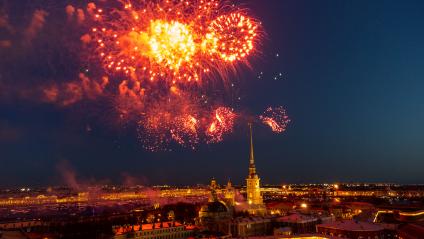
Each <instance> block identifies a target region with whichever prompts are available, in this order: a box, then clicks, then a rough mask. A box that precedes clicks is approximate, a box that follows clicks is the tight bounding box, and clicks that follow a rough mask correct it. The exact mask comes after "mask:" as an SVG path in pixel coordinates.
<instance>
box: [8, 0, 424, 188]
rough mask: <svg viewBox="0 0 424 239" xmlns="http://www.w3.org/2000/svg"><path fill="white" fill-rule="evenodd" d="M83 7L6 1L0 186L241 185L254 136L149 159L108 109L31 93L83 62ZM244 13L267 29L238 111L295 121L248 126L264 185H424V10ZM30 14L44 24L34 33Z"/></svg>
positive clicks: (349, 5)
mask: <svg viewBox="0 0 424 239" xmlns="http://www.w3.org/2000/svg"><path fill="white" fill-rule="evenodd" d="M79 2H80V1H73V2H72V1H63V0H60V1H48V0H47V1H41V0H35V1H34V0H19V1H16V0H3V1H0V187H9V186H21V185H34V186H42V185H59V184H63V183H66V182H65V181H66V180H64V178H66V175H68V176H69V175H70V174H71V175H72V173H73V174H75V175H76V177H77V180H78V181H79V182H84V183H88V182H89V183H140V184H149V185H152V184H171V185H181V184H185V185H186V184H189V185H194V184H197V183H202V184H206V183H208V181H209V180H210V178H211V177H215V178H217V180H218V182H219V183H225V182H226V181H227V180H228V179H229V178H230V179H231V180H232V181H233V182H234V183H236V184H241V183H243V184H244V178H245V177H246V175H247V172H248V131H247V127H241V126H240V127H237V128H236V130H235V132H234V133H233V134H232V135H230V136H229V137H227V138H226V139H225V140H224V142H221V143H218V144H209V145H199V146H198V147H197V149H196V150H191V149H184V148H179V147H175V148H173V150H172V152H159V153H152V152H147V151H146V150H144V149H143V148H142V147H141V145H140V142H139V140H138V139H137V133H136V132H135V129H134V128H132V127H121V126H119V125H116V124H114V123H113V122H110V121H109V120H108V117H109V115H110V114H109V111H110V110H109V109H108V108H107V107H105V106H104V105H103V104H101V103H85V102H81V103H79V104H77V105H74V106H72V107H60V106H57V105H53V104H48V103H45V102H43V101H42V100H39V99H38V98H37V94H36V93H33V91H35V90H36V89H37V88H38V87H40V86H42V85H45V84H47V83H52V82H62V81H66V80H69V79H71V78H75V77H77V75H78V71H79V70H82V69H84V67H85V66H84V65H79V61H76V60H73V59H74V58H75V56H76V55H78V52H74V51H73V50H72V49H75V48H74V45H78V44H80V42H79V40H78V34H79V33H78V30H75V28H76V27H75V26H68V25H67V24H68V23H67V19H66V14H65V6H66V5H67V4H74V5H75V6H78V4H80V3H79ZM244 6H246V7H248V8H249V9H250V10H251V13H252V14H253V15H254V16H255V17H256V18H257V19H260V20H261V22H262V26H263V27H264V30H265V32H266V34H265V36H264V39H263V40H262V41H261V42H262V46H260V47H259V50H260V53H259V54H257V55H255V56H252V57H251V58H250V60H251V67H250V68H248V67H244V68H241V70H240V71H239V72H238V74H237V75H233V76H232V77H236V78H240V79H242V80H240V82H241V83H240V85H238V89H239V93H238V95H239V96H240V97H241V98H240V100H239V101H238V100H237V102H235V103H234V107H237V108H238V109H240V110H242V111H245V112H250V113H253V114H258V113H261V112H262V111H263V109H265V108H266V107H267V106H270V105H271V106H278V105H283V106H284V107H285V108H286V110H287V113H288V114H289V116H290V118H291V120H292V121H291V123H290V124H289V126H288V128H287V131H286V132H285V133H283V134H273V133H272V132H271V131H270V130H269V129H267V128H266V127H264V126H260V125H255V127H254V142H255V156H256V166H257V170H258V173H259V175H260V177H261V179H262V182H263V183H273V184H280V183H301V182H317V183H319V182H328V183H333V182H399V183H424V173H423V172H424V170H423V169H424V124H423V122H424V92H423V90H424V81H423V79H424V27H423V26H424V14H423V13H424V2H423V1H368V0H360V1H347V0H346V1H340V0H333V1H315V0H309V1H304V0H266V1H253V0H251V1H247V2H245V3H244ZM36 10H44V11H45V13H46V14H45V16H44V17H45V21H44V22H43V23H42V24H40V25H39V26H33V27H35V28H36V31H35V32H34V31H29V27H30V26H29V24H30V22H31V19H32V18H33V15H34V12H35V11H36ZM74 35H75V36H74ZM72 39H75V42H72ZM65 41H66V44H64V45H63V42H65ZM260 72H263V74H262V76H261V77H258V76H259V75H260ZM280 73H281V76H280Z"/></svg>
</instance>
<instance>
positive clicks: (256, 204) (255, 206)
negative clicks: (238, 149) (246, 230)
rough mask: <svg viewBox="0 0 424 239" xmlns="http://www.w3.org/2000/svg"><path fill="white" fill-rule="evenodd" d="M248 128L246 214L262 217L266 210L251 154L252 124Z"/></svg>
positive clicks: (253, 157) (253, 158) (252, 154)
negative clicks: (248, 151) (248, 150)
mask: <svg viewBox="0 0 424 239" xmlns="http://www.w3.org/2000/svg"><path fill="white" fill-rule="evenodd" d="M249 128H250V156H249V175H248V176H247V178H246V194H247V203H248V212H249V213H250V214H253V215H264V214H265V213H266V208H265V205H264V203H263V199H262V195H261V185H260V178H259V176H258V174H257V173H256V167H255V155H254V153H253V135H252V124H249Z"/></svg>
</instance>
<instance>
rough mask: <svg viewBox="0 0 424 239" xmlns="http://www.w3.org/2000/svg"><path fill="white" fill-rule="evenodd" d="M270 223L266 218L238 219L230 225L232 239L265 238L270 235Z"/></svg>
mask: <svg viewBox="0 0 424 239" xmlns="http://www.w3.org/2000/svg"><path fill="white" fill-rule="evenodd" d="M272 229H273V228H272V221H271V219H270V218H267V217H260V216H256V217H239V218H235V219H233V220H232V221H231V223H230V230H231V236H232V237H252V236H265V235H270V234H271V233H272Z"/></svg>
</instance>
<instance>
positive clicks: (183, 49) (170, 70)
mask: <svg viewBox="0 0 424 239" xmlns="http://www.w3.org/2000/svg"><path fill="white" fill-rule="evenodd" d="M94 16H95V25H96V27H93V28H92V29H91V36H92V39H95V40H94V42H95V44H96V52H97V53H98V55H99V57H100V59H101V61H102V62H103V64H104V67H105V68H106V69H107V70H108V71H110V72H115V73H116V72H123V73H124V74H126V75H128V76H132V77H135V78H136V79H137V80H138V81H144V80H150V81H155V80H157V79H160V80H164V81H171V82H172V83H174V84H175V83H177V82H179V83H181V82H190V81H193V82H199V81H200V80H201V79H202V76H203V75H205V74H208V73H211V72H212V71H216V72H220V73H222V72H225V68H226V67H231V66H232V63H233V62H235V61H241V60H243V59H244V58H246V57H247V56H248V55H250V54H251V53H252V51H253V50H254V45H255V43H256V42H257V41H258V37H257V35H258V26H259V24H258V23H257V22H256V21H255V20H254V19H253V18H251V17H249V16H248V15H247V14H245V13H243V12H241V10H238V9H236V8H235V7H228V6H226V5H225V4H224V3H222V2H221V1H218V0H210V1H170V0H158V1H137V2H136V3H126V4H123V5H122V6H121V7H120V8H115V9H113V10H111V11H104V10H103V9H98V10H97V14H95V15H94Z"/></svg>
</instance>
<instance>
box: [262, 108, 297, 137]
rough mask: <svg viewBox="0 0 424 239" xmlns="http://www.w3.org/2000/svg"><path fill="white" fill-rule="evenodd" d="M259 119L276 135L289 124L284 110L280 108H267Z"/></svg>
mask: <svg viewBox="0 0 424 239" xmlns="http://www.w3.org/2000/svg"><path fill="white" fill-rule="evenodd" d="M259 119H260V120H261V121H262V123H264V124H265V125H267V126H269V127H270V128H271V130H272V131H273V132H276V133H282V132H284V131H285V130H286V127H287V124H288V123H289V122H290V119H289V117H288V116H287V114H286V110H285V109H284V108H283V107H281V106H279V107H275V108H272V107H268V108H267V109H266V110H265V112H264V113H263V115H260V116H259Z"/></svg>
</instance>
